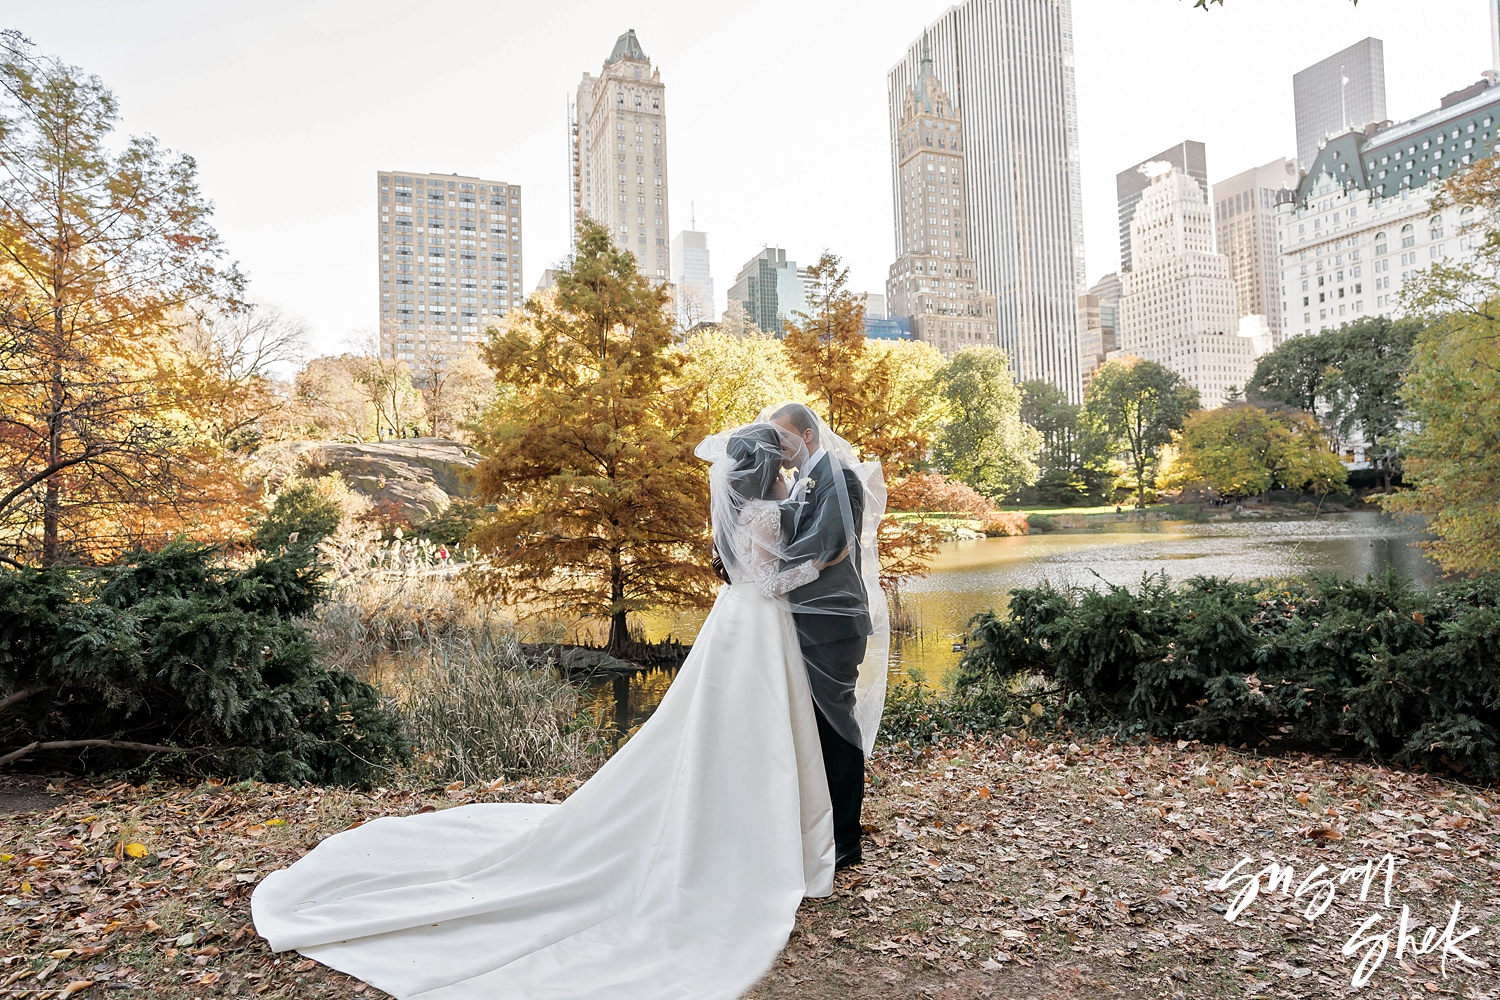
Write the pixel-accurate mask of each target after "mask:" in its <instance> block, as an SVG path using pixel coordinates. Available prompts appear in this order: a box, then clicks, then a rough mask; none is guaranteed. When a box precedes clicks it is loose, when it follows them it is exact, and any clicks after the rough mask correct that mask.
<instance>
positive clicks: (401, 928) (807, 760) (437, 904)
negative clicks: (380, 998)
mask: <svg viewBox="0 0 1500 1000" xmlns="http://www.w3.org/2000/svg"><path fill="white" fill-rule="evenodd" d="M778 589H780V588H778ZM833 866H834V855H833V823H832V813H831V809H830V806H829V798H828V785H827V781H826V779H825V777H824V773H823V762H822V755H821V751H820V749H819V744H818V728H817V722H816V716H815V715H814V712H813V703H812V698H811V695H810V693H809V689H808V681H807V674H806V671H805V669H804V668H803V665H802V661H801V654H800V652H799V650H798V646H797V636H796V633H795V630H794V628H793V626H792V621H791V616H790V614H788V612H787V611H786V609H785V607H784V605H782V604H780V603H778V602H777V601H774V600H771V599H768V598H767V597H766V596H763V595H762V593H760V592H759V591H758V590H757V588H755V587H752V586H744V585H735V586H726V587H724V588H723V589H722V590H721V591H720V593H719V597H718V600H717V601H716V602H715V604H714V607H713V610H712V611H711V612H710V613H709V616H708V619H707V620H706V621H705V622H704V625H703V628H702V629H701V630H700V632H699V636H698V639H697V641H696V642H695V643H694V644H693V649H692V652H691V653H690V654H689V655H688V658H687V660H686V662H685V663H684V664H683V666H682V669H681V671H680V672H679V673H678V676H677V677H676V679H675V680H674V681H673V683H672V685H671V687H670V688H669V689H668V691H667V694H666V697H665V698H664V699H663V700H662V702H661V704H660V706H659V707H658V708H657V709H656V711H655V713H654V714H653V715H652V716H651V718H650V719H649V720H648V721H647V723H646V724H645V725H644V726H642V727H641V729H640V730H639V731H638V732H637V733H636V735H635V736H634V737H633V738H632V739H631V740H630V741H629V742H627V743H626V744H625V746H623V747H622V748H621V749H620V750H619V752H618V753H616V754H615V755H614V757H613V758H611V759H610V760H609V761H608V762H607V763H606V764H605V765H604V767H603V768H601V769H600V771H599V772H598V773H597V774H596V775H595V776H594V777H593V778H591V779H590V780H589V781H588V782H586V783H585V784H584V785H583V787H582V788H580V789H579V790H578V791H577V792H575V793H574V794H573V795H572V797H570V798H569V799H568V800H567V801H566V802H564V803H563V804H561V805H555V806H553V805H525V804H487V805H471V806H462V807H457V808H453V809H448V810H443V811H439V812H435V813H428V814H424V815H420V816H408V817H402V818H384V819H378V820H374V821H372V822H369V823H366V824H364V825H363V826H360V827H358V828H356V829H353V830H350V831H347V832H345V833H340V834H338V835H336V836H333V837H330V838H329V839H327V840H325V841H324V842H323V843H322V844H320V845H319V846H318V847H317V849H316V850H314V851H313V852H312V853H311V854H309V855H307V856H306V857H304V858H302V859H301V860H300V861H298V862H297V863H296V864H294V865H292V866H291V867H290V868H288V869H285V870H283V871H279V872H275V873H273V874H271V875H270V876H268V877H267V878H266V879H265V880H264V881H262V882H261V884H260V885H259V886H258V887H257V889H256V891H255V894H254V897H253V898H252V900H251V907H252V912H253V915H254V920H255V926H256V929H257V930H258V931H259V932H260V933H261V934H262V935H263V936H264V937H266V938H267V939H268V940H269V941H270V943H271V946H272V948H274V949H275V950H277V951H283V950H287V949H296V950H297V951H300V952H301V953H303V954H304V955H307V956H309V957H311V958H315V959H317V960H318V961H320V962H323V963H324V964H326V965H329V966H332V967H333V968H335V969H339V970H342V971H344V972H347V973H349V974H350V975H353V976H357V977H358V978H360V979H363V980H364V981H366V982H368V983H371V984H372V985H374V986H377V987H379V988H380V989H382V990H385V991H386V992H388V993H391V994H394V995H395V996H396V997H399V998H401V1000H409V998H415V997H421V998H423V1000H480V998H485V1000H492V998H502V997H503V998H527V1000H531V998H562V997H568V998H599V1000H603V998H609V1000H636V998H639V1000H647V998H649V1000H666V998H724V1000H729V998H733V997H738V996H739V995H740V994H741V993H743V992H744V991H745V990H746V989H748V988H749V987H750V986H751V985H753V984H754V983H755V981H756V980H757V979H758V978H759V977H760V976H762V975H763V974H764V973H765V971H766V970H767V969H768V968H769V967H770V965H771V963H772V962H773V961H774V960H775V958H776V956H777V954H778V953H779V952H780V950H781V948H782V947H783V946H784V945H785V944H786V940H787V936H788V935H789V934H790V932H791V929H792V926H793V922H794V919H795V916H796V910H797V906H798V904H799V902H800V901H801V900H802V898H803V897H804V896H826V895H828V894H829V893H830V892H831V891H832V885H833Z"/></svg>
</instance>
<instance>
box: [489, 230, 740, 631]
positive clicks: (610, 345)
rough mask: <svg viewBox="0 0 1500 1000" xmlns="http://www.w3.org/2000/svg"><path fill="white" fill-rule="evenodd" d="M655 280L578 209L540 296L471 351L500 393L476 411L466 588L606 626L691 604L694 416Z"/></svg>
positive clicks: (698, 481) (696, 596)
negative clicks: (479, 353)
mask: <svg viewBox="0 0 1500 1000" xmlns="http://www.w3.org/2000/svg"><path fill="white" fill-rule="evenodd" d="M667 304H668V297H667V294H666V292H665V291H664V290H663V289H662V288H660V287H659V286H657V285H654V284H652V283H651V282H650V281H648V280H647V279H646V278H645V277H644V276H643V275H641V274H640V273H639V272H638V271H637V270H636V261H635V258H634V257H633V256H632V255H631V254H630V253H629V252H628V251H625V250H621V249H619V248H617V247H616V246H615V245H614V243H613V241H612V240H611V239H610V235H609V232H608V231H607V230H605V229H604V228H603V227H602V226H600V225H598V224H597V223H595V222H593V221H591V220H584V221H583V222H581V223H579V226H578V234H577V242H576V249H575V251H574V255H573V258H572V260H571V261H569V263H568V265H567V266H566V267H564V268H562V269H561V270H560V271H559V272H558V273H557V285H556V288H555V289H554V291H553V292H552V293H551V294H546V293H543V294H538V295H533V296H532V297H531V298H530V299H529V300H528V301H527V303H526V306H525V307H524V308H523V309H520V310H512V311H511V313H510V314H509V315H508V316H507V317H506V319H505V326H504V328H503V330H501V331H499V332H496V333H495V334H494V335H493V336H492V338H491V339H490V341H489V343H488V344H487V345H486V346H485V349H484V358H485V361H486V362H487V363H488V364H489V366H490V367H491V368H492V369H494V371H495V377H496V379H497V381H498V382H500V383H501V384H502V385H504V386H506V387H507V388H508V390H509V393H508V395H507V397H505V398H503V401H502V402H501V403H500V404H498V405H497V406H496V407H495V408H494V409H492V410H491V411H490V412H489V413H488V414H487V415H486V416H485V418H484V419H483V420H482V421H481V427H480V438H479V440H480V450H481V451H483V452H484V453H485V454H486V456H487V457H486V458H485V459H484V460H483V461H481V462H480V464H479V466H478V468H477V469H476V470H475V478H476V484H477V495H478V498H479V499H480V500H482V501H483V502H486V503H494V504H496V505H497V512H496V514H495V515H494V516H493V518H492V519H491V520H489V521H488V522H487V523H486V524H485V525H484V526H483V527H481V528H480V529H479V531H478V532H477V533H476V535H475V540H476V542H477V543H478V544H479V546H480V548H481V549H482V550H483V551H484V552H485V553H487V555H488V562H487V568H486V569H485V570H484V572H483V574H482V575H481V576H480V577H479V579H478V585H479V587H480V589H481V591H483V592H485V593H487V594H490V595H494V596H497V597H500V598H502V599H504V600H506V601H510V602H516V603H523V604H525V605H527V606H528V607H529V608H531V609H532V610H535V611H539V612H545V613H551V614H558V615H563V616H567V617H570V618H573V617H584V618H594V619H596V620H597V619H603V620H606V621H608V622H609V646H610V648H611V649H613V650H617V651H618V650H623V649H624V648H625V647H626V646H627V645H628V644H629V642H630V632H629V615H630V614H632V613H635V612H642V611H648V610H651V609H654V608H662V607H675V608H687V607H702V606H705V605H707V604H708V603H709V601H710V600H711V597H712V593H713V590H714V589H715V580H714V577H713V574H712V572H711V571H710V570H709V567H708V551H709V534H708V476H707V466H705V465H704V464H703V463H702V462H701V461H699V460H698V459H697V458H695V457H694V455H693V450H694V448H696V447H697V445H698V443H699V442H700V441H701V440H703V438H704V437H705V436H707V434H708V432H709V422H708V418H707V416H706V414H705V413H704V411H703V409H702V407H701V406H700V404H699V401H698V400H697V399H696V398H695V391H694V389H693V387H692V386H691V384H690V383H688V382H687V381H686V380H685V379H684V378H683V373H682V365H683V362H682V354H681V352H679V351H678V350H675V349H674V348H673V321H672V317H671V315H670V313H669V311H668V309H667Z"/></svg>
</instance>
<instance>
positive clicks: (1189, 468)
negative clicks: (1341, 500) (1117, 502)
mask: <svg viewBox="0 0 1500 1000" xmlns="http://www.w3.org/2000/svg"><path fill="white" fill-rule="evenodd" d="M1330 436H1331V434H1330V432H1328V431H1327V430H1325V429H1324V428H1323V427H1322V426H1321V425H1320V424H1319V423H1318V419H1317V418H1316V417H1315V416H1313V415H1312V414H1311V413H1304V412H1302V411H1301V410H1296V409H1293V408H1291V407H1282V408H1278V409H1268V408H1266V407H1262V406H1256V405H1254V404H1250V403H1231V404H1229V405H1227V406H1221V407H1219V408H1218V409H1215V410H1195V411H1193V412H1192V413H1189V414H1188V416H1187V418H1186V420H1184V422H1183V426H1182V432H1181V433H1180V434H1179V435H1178V436H1177V438H1176V442H1177V456H1176V458H1175V460H1174V461H1173V462H1172V467H1171V469H1170V481H1163V478H1162V477H1161V476H1158V478H1157V487H1158V488H1159V489H1165V488H1169V487H1170V486H1174V485H1177V486H1185V485H1189V484H1192V483H1198V482H1201V483H1203V484H1204V485H1206V486H1208V488H1210V489H1212V490H1214V491H1216V492H1218V493H1221V494H1223V495H1225V496H1251V495H1253V494H1257V493H1265V492H1267V491H1269V490H1271V489H1272V488H1274V487H1277V486H1280V487H1282V488H1285V489H1292V490H1305V491H1307V492H1310V493H1316V494H1318V495H1320V496H1321V495H1325V494H1328V493H1332V492H1335V491H1337V490H1341V489H1343V488H1344V486H1345V483H1346V481H1347V475H1346V473H1345V471H1344V463H1343V462H1341V461H1339V457H1338V456H1337V455H1335V454H1334V453H1333V451H1332V449H1331V448H1330V447H1329V438H1330Z"/></svg>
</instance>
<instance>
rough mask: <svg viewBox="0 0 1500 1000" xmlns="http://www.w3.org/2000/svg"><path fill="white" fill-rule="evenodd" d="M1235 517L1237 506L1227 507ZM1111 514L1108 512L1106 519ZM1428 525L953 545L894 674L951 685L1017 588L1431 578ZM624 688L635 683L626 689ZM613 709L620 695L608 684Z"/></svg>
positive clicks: (664, 627) (657, 633)
mask: <svg viewBox="0 0 1500 1000" xmlns="http://www.w3.org/2000/svg"><path fill="white" fill-rule="evenodd" d="M1222 516H1225V517H1227V516H1228V515H1222ZM1101 520H1103V519H1101ZM1423 537H1425V536H1424V535H1423V534H1422V532H1421V530H1420V528H1419V527H1417V526H1415V525H1413V524H1411V523H1410V522H1406V521H1398V520H1394V519H1392V518H1390V517H1387V516H1386V515H1384V514H1379V513H1368V512H1358V513H1347V514H1325V515H1323V516H1320V517H1317V518H1307V519H1295V520H1264V521H1262V520H1249V519H1245V520H1218V521H1136V520H1129V519H1124V518H1122V519H1120V520H1118V521H1103V523H1099V524H1097V525H1094V526H1093V527H1091V528H1090V530H1087V531H1080V532H1069V533H1062V532H1059V533H1054V534H1033V535H1019V536H1015V537H1010V538H983V539H976V540H973V541H959V542H947V543H944V544H943V545H942V547H941V549H940V551H939V553H938V555H937V558H936V559H935V560H934V561H933V564H932V571H931V573H930V574H929V575H928V576H927V577H925V578H924V579H921V580H914V581H910V582H908V583H906V584H904V585H903V586H902V590H901V602H902V610H903V612H904V613H905V614H906V615H907V616H909V620H910V621H911V623H912V625H913V628H912V630H911V632H910V633H909V634H906V635H898V636H892V640H891V672H892V674H893V676H894V675H904V674H906V673H908V671H911V670H916V671H919V672H920V673H921V675H922V676H923V677H924V678H925V679H926V680H928V681H930V682H933V683H942V682H943V681H945V680H946V679H947V677H948V675H949V674H950V673H951V672H952V670H953V668H954V666H955V665H956V664H957V663H958V659H959V656H960V653H959V652H957V651H955V650H954V648H953V647H954V645H955V643H957V642H958V641H959V640H960V639H961V638H962V637H963V634H964V631H965V629H966V627H967V624H968V621H969V619H970V618H971V617H972V616H973V615H974V614H975V613H977V612H980V611H986V610H989V609H991V608H994V609H1001V608H1003V607H1004V606H1005V605H1006V603H1007V601H1008V598H1009V593H1010V591H1011V590H1012V589H1013V588H1015V587H1031V586H1036V585H1037V584H1040V583H1044V582H1050V583H1052V584H1054V585H1056V586H1060V587H1061V586H1080V587H1100V586H1103V585H1105V584H1125V585H1134V584H1138V583H1139V582H1140V580H1141V577H1142V576H1143V575H1145V574H1150V573H1159V572H1166V573H1167V575H1168V576H1170V577H1171V578H1172V579H1173V580H1186V579H1188V578H1189V577H1193V576H1217V577H1222V578H1226V579H1236V580H1247V579H1256V578H1270V579H1303V578H1306V577H1307V576H1308V575H1309V574H1311V573H1338V574H1340V575H1342V576H1351V577H1356V578H1363V577H1364V576H1365V575H1367V574H1370V573H1381V572H1383V571H1385V570H1386V569H1387V568H1394V569H1395V570H1396V571H1397V572H1399V573H1401V574H1403V575H1405V576H1407V577H1410V578H1411V579H1413V580H1415V581H1416V582H1417V584H1418V585H1419V586H1423V587H1427V586H1431V585H1432V584H1433V583H1435V582H1436V581H1437V579H1438V570H1437V568H1436V567H1435V566H1434V565H1433V564H1432V563H1431V562H1430V561H1428V559H1427V558H1426V556H1425V555H1423V553H1422V552H1421V551H1420V550H1419V549H1417V548H1416V547H1415V543H1416V542H1418V541H1420V540H1421V539H1422V538H1423ZM703 617H704V616H703V614H702V613H694V614H685V615H677V616H668V615H661V616H655V617H653V618H650V619H648V620H647V621H646V626H647V630H648V633H649V637H650V638H652V639H662V638H665V637H666V636H668V635H671V636H674V637H676V638H678V639H680V640H682V641H683V642H690V641H692V640H693V639H694V638H695V637H696V635H697V630H698V627H699V625H701V624H702V621H703ZM667 683H668V679H667V678H666V677H665V676H664V675H658V674H651V675H645V676H640V677H638V678H636V679H634V680H632V682H631V688H630V695H629V703H630V710H629V715H630V725H631V727H632V728H634V727H635V726H637V725H639V724H640V722H642V721H644V720H645V718H646V717H647V716H649V714H650V712H651V709H652V708H654V707H655V705H656V703H657V701H659V700H660V698H661V695H662V693H664V692H665V690H666V685H667ZM620 693H621V694H623V692H620ZM597 694H598V698H599V700H598V701H597V702H596V704H597V705H598V706H599V707H600V708H601V709H602V708H604V707H605V706H604V702H605V701H606V700H608V699H609V698H610V697H611V696H610V695H607V694H606V692H604V691H600V692H598V693H597Z"/></svg>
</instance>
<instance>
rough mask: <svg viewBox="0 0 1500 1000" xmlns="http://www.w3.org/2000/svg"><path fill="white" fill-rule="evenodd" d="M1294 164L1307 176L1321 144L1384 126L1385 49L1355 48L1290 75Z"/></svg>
mask: <svg viewBox="0 0 1500 1000" xmlns="http://www.w3.org/2000/svg"><path fill="white" fill-rule="evenodd" d="M1292 103H1293V105H1294V107H1295V111H1296V116H1297V163H1298V164H1299V165H1300V166H1301V167H1302V169H1304V170H1311V169H1312V164H1313V160H1315V159H1317V156H1318V150H1319V149H1320V148H1321V144H1322V142H1323V140H1324V139H1326V138H1328V137H1329V136H1331V135H1337V134H1338V133H1340V132H1343V131H1345V130H1347V129H1350V128H1361V129H1362V128H1364V127H1365V126H1366V125H1368V124H1370V123H1371V122H1383V121H1385V43H1383V42H1382V41H1381V40H1380V39H1378V38H1366V39H1363V40H1362V41H1358V42H1355V43H1354V44H1353V45H1351V46H1349V47H1348V48H1347V49H1344V50H1343V51H1342V52H1335V53H1334V54H1333V55H1331V56H1329V57H1328V58H1327V59H1323V60H1320V61H1319V62H1315V63H1313V64H1312V65H1311V66H1309V67H1307V69H1304V70H1302V71H1301V72H1299V73H1294V74H1293V75H1292Z"/></svg>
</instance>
